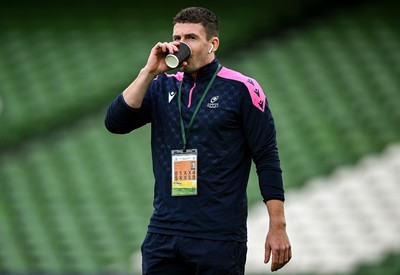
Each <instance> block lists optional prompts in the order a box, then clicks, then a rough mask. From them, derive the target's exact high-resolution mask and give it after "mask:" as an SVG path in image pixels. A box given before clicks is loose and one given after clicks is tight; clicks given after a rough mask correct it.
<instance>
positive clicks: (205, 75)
mask: <svg viewBox="0 0 400 275" xmlns="http://www.w3.org/2000/svg"><path fill="white" fill-rule="evenodd" d="M218 64H219V62H218V60H217V59H214V60H213V61H212V62H211V63H208V64H207V65H205V66H204V67H201V68H200V69H199V71H198V72H197V75H196V79H195V78H194V77H193V76H192V75H191V74H189V73H185V74H184V79H186V80H187V81H196V82H201V81H205V80H209V79H211V77H212V76H213V74H214V72H215V70H216V69H217V68H218Z"/></svg>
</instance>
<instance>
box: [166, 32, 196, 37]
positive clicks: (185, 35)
mask: <svg viewBox="0 0 400 275" xmlns="http://www.w3.org/2000/svg"><path fill="white" fill-rule="evenodd" d="M182 36H183V37H188V36H194V37H199V35H198V34H196V33H194V32H190V33H186V34H184V35H179V34H176V35H173V36H172V38H179V37H182Z"/></svg>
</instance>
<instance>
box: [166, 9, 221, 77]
mask: <svg viewBox="0 0 400 275" xmlns="http://www.w3.org/2000/svg"><path fill="white" fill-rule="evenodd" d="M173 26H174V29H173V40H174V41H178V42H181V41H183V42H185V43H187V44H188V45H189V46H190V47H191V49H192V56H191V57H190V58H189V59H188V60H187V63H188V65H187V66H185V67H184V68H183V70H184V71H185V72H188V73H196V72H197V71H198V70H199V69H200V68H201V67H203V66H205V65H207V64H208V63H210V62H211V61H213V60H214V58H215V55H214V52H215V51H216V50H217V49H218V46H219V38H218V35H219V33H218V18H217V16H216V15H215V14H214V13H213V12H212V11H210V10H208V9H206V8H201V7H190V8H185V9H183V10H181V11H180V12H179V13H178V14H177V15H176V16H175V17H174V20H173Z"/></svg>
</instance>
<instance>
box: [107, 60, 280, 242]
mask: <svg viewBox="0 0 400 275" xmlns="http://www.w3.org/2000/svg"><path fill="white" fill-rule="evenodd" d="M217 67H218V61H217V60H216V59H215V60H214V61H213V62H212V63H210V64H208V65H207V66H205V67H203V68H201V69H200V71H199V72H198V74H197V77H196V79H194V78H193V77H192V76H191V75H189V74H186V73H185V74H184V73H183V72H177V73H175V74H166V73H165V74H160V75H158V76H157V77H156V78H155V79H154V80H153V81H152V83H151V85H150V87H149V89H148V91H147V93H146V95H145V97H144V100H143V103H142V106H141V107H140V109H133V108H131V107H129V106H128V105H127V104H126V102H125V101H124V99H123V97H122V95H119V96H118V97H117V98H116V99H115V100H114V101H113V102H112V103H111V105H110V106H109V108H108V110H107V115H106V118H105V125H106V127H107V129H108V130H109V131H110V132H112V133H118V134H125V133H129V132H130V131H132V130H134V129H136V128H139V127H141V126H143V125H145V124H146V123H151V132H152V133H151V147H152V159H153V173H154V178H155V187H154V202H153V205H154V212H153V215H152V217H151V220H150V224H149V228H148V231H149V232H153V233H164V234H171V235H182V236H187V237H196V238H206V239H212V240H227V241H240V242H244V241H247V229H246V220H247V207H248V206H247V195H246V188H247V183H248V179H249V173H250V168H251V162H252V160H253V161H254V163H255V166H256V169H257V174H258V177H259V185H260V190H261V194H262V196H263V199H264V201H267V200H270V199H278V200H282V201H283V200H284V190H283V184H282V171H281V168H280V162H279V155H278V150H277V144H276V132H275V126H274V120H273V117H272V114H271V112H270V109H269V107H268V103H267V99H266V97H265V94H264V92H263V90H262V88H261V87H260V85H259V84H258V83H257V81H256V80H254V79H252V78H249V77H247V76H244V75H242V74H240V73H238V72H236V71H233V70H230V69H228V68H225V67H222V68H221V70H220V71H219V72H218V75H217V77H216V79H215V81H214V82H213V84H212V86H211V88H210V90H209V92H208V94H207V96H206V97H205V99H204V101H203V103H202V105H201V108H200V109H199V112H198V114H197V116H196V118H195V121H194V124H193V126H192V128H191V130H190V133H189V136H188V144H187V148H188V149H197V150H198V195H196V196H180V197H173V196H171V150H177V149H182V147H183V139H182V135H181V128H180V118H179V116H180V115H179V110H178V89H179V85H180V83H181V81H183V86H182V117H183V121H184V124H185V129H186V128H187V127H188V124H189V121H190V119H191V117H192V114H193V112H194V109H195V108H196V106H197V104H198V102H199V100H200V97H201V95H202V94H203V92H204V90H205V88H206V86H207V85H208V83H209V81H210V79H211V77H212V75H213V73H214V72H215V70H216V69H217Z"/></svg>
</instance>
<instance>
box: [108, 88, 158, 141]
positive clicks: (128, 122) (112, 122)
mask: <svg viewBox="0 0 400 275" xmlns="http://www.w3.org/2000/svg"><path fill="white" fill-rule="evenodd" d="M150 121H151V108H150V92H149V91H148V92H147V93H146V95H145V97H144V99H143V102H142V106H141V107H140V108H139V109H134V108H132V107H130V106H129V105H128V104H127V103H126V102H125V100H124V97H123V96H122V94H120V95H119V96H118V97H117V98H115V99H114V101H113V102H112V103H111V104H110V106H109V107H108V109H107V113H106V117H105V120H104V124H105V127H106V128H107V130H108V131H110V132H111V133H114V134H126V133H129V132H131V131H132V130H134V129H137V128H139V127H141V126H143V125H145V124H146V123H149V122H150Z"/></svg>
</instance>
